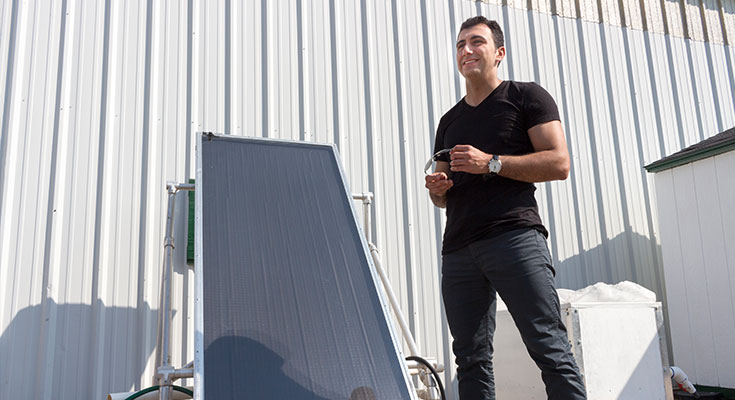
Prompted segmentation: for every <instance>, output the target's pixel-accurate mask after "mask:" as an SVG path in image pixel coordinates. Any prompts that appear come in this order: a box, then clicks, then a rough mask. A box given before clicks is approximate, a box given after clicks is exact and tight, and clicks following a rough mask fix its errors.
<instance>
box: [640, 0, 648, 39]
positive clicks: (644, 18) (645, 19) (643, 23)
mask: <svg viewBox="0 0 735 400" xmlns="http://www.w3.org/2000/svg"><path fill="white" fill-rule="evenodd" d="M638 4H639V7H640V8H641V29H642V30H643V31H644V32H648V17H647V16H646V0H638Z"/></svg>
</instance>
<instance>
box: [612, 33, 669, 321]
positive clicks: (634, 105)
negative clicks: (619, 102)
mask: <svg viewBox="0 0 735 400" xmlns="http://www.w3.org/2000/svg"><path fill="white" fill-rule="evenodd" d="M643 35H644V36H647V33H646V32H644V33H643ZM629 36H630V30H628V29H625V30H623V49H624V51H625V60H626V63H625V65H626V68H627V72H628V87H629V93H631V109H632V110H631V111H632V112H631V115H632V116H633V125H634V127H635V131H636V132H641V121H640V114H639V113H638V107H639V105H638V96H637V95H636V94H637V93H638V90H639V88H637V87H636V85H635V80H634V79H633V76H634V73H633V64H632V62H631V60H632V59H633V58H632V54H631V52H630V48H631V46H630V40H629ZM651 61H652V60H651V59H650V58H649V59H648V63H649V65H650V62H651ZM651 86H652V87H653V86H655V84H654V85H651ZM657 111H658V110H657ZM657 116H658V114H657ZM656 120H657V123H660V122H658V118H656ZM636 147H637V150H638V160H639V161H640V162H644V160H645V153H644V151H643V140H642V138H640V137H638V138H637V140H636ZM639 173H640V174H641V186H642V190H643V200H644V204H645V207H646V221H647V224H648V237H649V238H650V239H651V240H650V241H649V242H650V244H651V256H652V258H653V264H654V265H653V268H654V275H655V277H656V283H657V287H656V293H657V294H659V295H660V296H662V297H663V301H664V302H665V301H666V291H665V290H664V286H663V284H662V283H661V282H662V279H663V275H662V274H661V272H662V270H661V267H662V265H661V262H660V260H659V259H658V258H657V257H656V253H657V252H656V241H655V240H654V238H655V237H656V235H655V233H654V225H653V212H654V210H653V209H652V205H651V193H650V192H649V189H648V174H647V172H646V170H645V169H643V168H639ZM634 265H635V264H634ZM665 304H666V303H665ZM664 313H667V312H666V310H664ZM667 316H668V315H667ZM666 329H667V332H670V330H669V328H668V323H667V327H666Z"/></svg>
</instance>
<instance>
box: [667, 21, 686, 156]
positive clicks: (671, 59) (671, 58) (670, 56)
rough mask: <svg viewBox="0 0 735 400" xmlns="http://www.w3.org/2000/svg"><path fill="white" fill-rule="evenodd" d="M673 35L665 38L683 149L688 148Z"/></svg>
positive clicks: (677, 122) (677, 123)
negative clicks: (672, 43)
mask: <svg viewBox="0 0 735 400" xmlns="http://www.w3.org/2000/svg"><path fill="white" fill-rule="evenodd" d="M671 40H672V38H671V35H670V34H667V35H665V36H664V41H665V42H666V58H667V59H668V64H669V79H670V82H671V91H672V97H673V101H674V109H675V115H676V125H677V128H678V130H679V132H678V133H679V148H681V149H683V148H685V147H686V140H685V133H684V121H682V119H681V105H680V104H679V90H678V89H677V85H676V84H677V79H676V71H674V68H673V66H674V65H675V64H674V55H673V50H672V49H671Z"/></svg>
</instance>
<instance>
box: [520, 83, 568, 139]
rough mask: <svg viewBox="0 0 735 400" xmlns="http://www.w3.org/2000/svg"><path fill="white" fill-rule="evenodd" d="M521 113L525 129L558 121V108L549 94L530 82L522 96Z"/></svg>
mask: <svg viewBox="0 0 735 400" xmlns="http://www.w3.org/2000/svg"><path fill="white" fill-rule="evenodd" d="M522 105H523V111H524V113H525V114H526V121H527V124H528V125H527V129H529V128H532V127H534V126H536V125H538V124H543V123H544V122H549V121H560V120H561V118H559V108H558V107H557V106H556V102H555V101H554V98H553V97H551V94H549V92H547V91H546V89H544V88H542V87H541V86H539V85H538V84H536V83H534V82H531V83H530V84H529V85H528V86H527V87H526V90H525V92H524V95H523V103H522Z"/></svg>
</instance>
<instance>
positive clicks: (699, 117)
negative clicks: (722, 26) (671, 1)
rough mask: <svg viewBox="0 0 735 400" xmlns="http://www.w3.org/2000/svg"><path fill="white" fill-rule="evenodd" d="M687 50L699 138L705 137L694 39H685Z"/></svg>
mask: <svg viewBox="0 0 735 400" xmlns="http://www.w3.org/2000/svg"><path fill="white" fill-rule="evenodd" d="M682 1H684V0H682ZM684 43H685V44H686V46H685V47H686V51H687V60H688V61H689V62H688V63H687V64H686V65H687V66H688V67H689V68H688V69H689V84H690V85H691V86H692V96H694V110H695V111H696V116H697V126H698V127H699V140H704V139H705V134H704V121H703V120H702V104H701V103H700V101H699V91H698V90H697V77H696V75H695V74H694V66H695V65H694V59H693V58H692V40H691V39H684Z"/></svg>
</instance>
